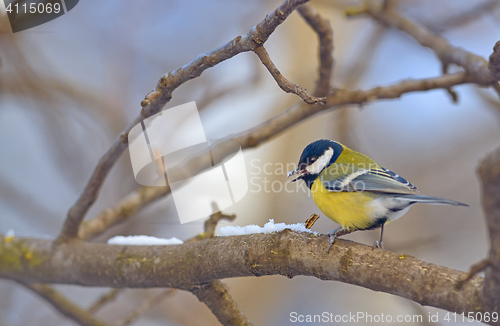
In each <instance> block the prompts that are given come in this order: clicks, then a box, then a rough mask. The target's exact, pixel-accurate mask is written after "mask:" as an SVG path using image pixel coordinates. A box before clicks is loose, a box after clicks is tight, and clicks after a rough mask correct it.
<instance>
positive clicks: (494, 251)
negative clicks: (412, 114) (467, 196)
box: [478, 148, 500, 312]
mask: <svg viewBox="0 0 500 326" xmlns="http://www.w3.org/2000/svg"><path fill="white" fill-rule="evenodd" d="M478 173H479V176H480V177H481V182H482V191H481V193H482V196H481V201H482V206H483V211H484V215H485V217H486V222H487V225H488V232H489V236H490V253H489V257H488V267H489V268H488V267H487V266H485V278H484V284H485V286H484V289H483V294H484V304H485V306H486V307H487V308H488V309H489V310H490V312H493V311H497V312H498V311H499V310H500V268H499V266H500V251H499V248H500V197H499V196H498V194H499V193H500V148H497V149H496V150H495V151H493V152H492V153H490V154H489V155H488V156H487V157H486V158H485V159H484V160H483V161H482V162H481V165H480V166H479V169H478Z"/></svg>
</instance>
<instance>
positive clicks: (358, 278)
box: [0, 230, 487, 313]
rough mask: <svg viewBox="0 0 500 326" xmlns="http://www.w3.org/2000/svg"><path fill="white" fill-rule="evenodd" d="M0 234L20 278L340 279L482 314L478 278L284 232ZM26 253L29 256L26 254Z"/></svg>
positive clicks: (3, 259)
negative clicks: (158, 242)
mask: <svg viewBox="0 0 500 326" xmlns="http://www.w3.org/2000/svg"><path fill="white" fill-rule="evenodd" d="M2 240H3V237H0V277H4V278H10V279H14V280H20V281H25V282H44V283H66V284H80V285H86V286H108V287H132V288H133V287H173V288H180V289H190V288H192V287H193V286H196V285H198V284H205V283H208V282H212V281H214V280H217V279H222V278H230V277H243V276H263V275H285V276H287V277H293V276H296V275H305V276H314V277H317V278H320V279H322V280H334V281H341V282H345V283H349V284H354V285H358V286H362V287H366V288H368V289H372V290H375V291H382V292H386V293H390V294H394V295H398V296H401V297H404V298H407V299H410V300H413V301H416V302H418V303H420V304H422V305H429V306H434V307H438V308H442V309H446V310H449V311H456V312H459V313H461V312H469V311H472V312H474V311H485V310H486V308H487V307H485V306H484V305H483V303H482V301H481V295H482V291H483V278H482V277H480V276H475V277H473V278H472V279H471V280H470V281H469V282H467V283H466V284H464V286H463V287H462V288H461V289H456V284H457V283H458V282H459V281H460V280H461V279H462V278H463V277H464V275H465V273H464V272H460V271H456V270H452V269H449V268H446V267H442V266H438V265H434V264H430V263H426V262H423V261H421V260H418V259H417V258H415V257H411V256H406V255H398V254H395V253H392V252H388V251H385V250H372V247H370V246H365V245H362V244H358V243H354V242H351V241H347V240H343V239H337V241H336V242H335V245H334V247H333V249H332V252H331V253H330V254H327V253H326V249H327V248H328V243H329V239H328V237H327V236H321V237H315V236H313V235H309V234H307V235H305V234H299V233H294V232H291V231H289V230H285V231H283V232H280V233H275V234H263V235H248V236H238V237H216V238H213V239H207V240H203V241H197V242H192V243H186V244H183V245H173V246H128V247H127V246H112V245H106V244H98V243H81V242H69V243H65V244H59V245H58V246H54V242H53V241H49V240H39V239H26V238H17V239H14V240H12V241H10V242H8V243H5V242H4V241H2ZM27 257H29V258H27Z"/></svg>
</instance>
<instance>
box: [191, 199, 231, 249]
mask: <svg viewBox="0 0 500 326" xmlns="http://www.w3.org/2000/svg"><path fill="white" fill-rule="evenodd" d="M212 210H213V211H214V213H213V214H212V215H210V217H209V218H208V219H207V220H206V221H205V224H204V231H203V232H202V233H200V234H198V235H197V236H195V237H193V238H191V239H189V240H187V241H184V242H193V241H199V240H203V239H208V238H213V237H214V235H215V228H216V227H217V223H219V221H220V220H222V219H226V220H229V221H234V219H235V218H236V215H235V214H232V215H226V214H223V213H222V212H221V211H219V207H218V206H217V203H212Z"/></svg>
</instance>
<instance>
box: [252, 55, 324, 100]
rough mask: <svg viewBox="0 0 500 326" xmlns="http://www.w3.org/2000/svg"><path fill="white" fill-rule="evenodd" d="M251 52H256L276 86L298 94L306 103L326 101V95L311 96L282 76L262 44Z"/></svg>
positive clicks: (286, 91)
mask: <svg viewBox="0 0 500 326" xmlns="http://www.w3.org/2000/svg"><path fill="white" fill-rule="evenodd" d="M253 52H255V54H257V56H258V57H259V59H260V61H261V62H262V64H263V65H264V66H265V67H266V68H267V70H268V71H269V73H270V74H271V75H272V76H273V78H274V80H275V81H276V83H278V86H279V87H280V88H281V89H282V90H283V91H284V92H285V93H293V94H296V95H298V96H300V98H301V99H303V100H304V102H306V103H307V104H317V103H320V104H325V103H326V97H315V96H312V95H310V94H309V93H308V92H307V90H306V89H305V88H304V87H302V86H300V85H297V84H294V83H292V82H290V81H289V80H288V79H286V78H285V76H283V75H282V74H281V72H280V71H279V70H278V68H276V66H275V65H274V63H273V62H272V60H271V57H269V54H268V53H267V51H266V49H265V48H264V46H262V45H261V46H258V47H256V48H255V49H253Z"/></svg>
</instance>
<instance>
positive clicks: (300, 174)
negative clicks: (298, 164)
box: [286, 168, 307, 182]
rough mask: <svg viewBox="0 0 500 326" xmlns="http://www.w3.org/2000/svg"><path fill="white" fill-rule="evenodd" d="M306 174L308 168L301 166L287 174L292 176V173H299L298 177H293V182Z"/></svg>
mask: <svg viewBox="0 0 500 326" xmlns="http://www.w3.org/2000/svg"><path fill="white" fill-rule="evenodd" d="M306 174H307V170H306V169H303V170H299V168H296V169H295V170H293V171H290V172H288V174H287V175H286V176H287V178H290V177H291V176H292V175H297V177H295V178H293V179H292V181H291V182H295V181H297V180H300V179H302V178H303V177H304V176H305V175H306Z"/></svg>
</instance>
